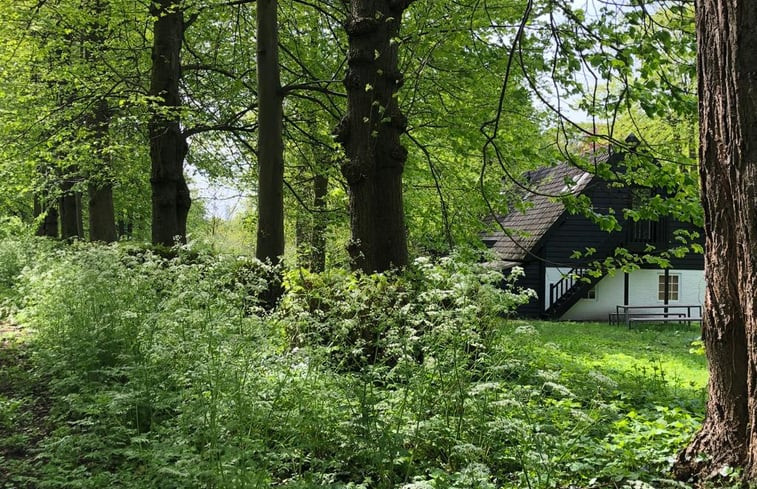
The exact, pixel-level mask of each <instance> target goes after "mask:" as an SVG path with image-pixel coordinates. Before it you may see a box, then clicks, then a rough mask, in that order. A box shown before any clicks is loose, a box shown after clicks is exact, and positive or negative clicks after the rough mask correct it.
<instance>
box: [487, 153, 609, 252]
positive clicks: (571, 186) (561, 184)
mask: <svg viewBox="0 0 757 489" xmlns="http://www.w3.org/2000/svg"><path fill="white" fill-rule="evenodd" d="M597 159H599V158H597ZM604 159H606V156H605V158H604ZM526 178H527V179H528V180H529V184H528V185H529V187H530V189H531V191H530V192H524V195H523V201H524V205H525V206H527V208H526V209H525V210H524V211H519V210H517V209H514V210H512V211H511V212H510V213H509V214H508V215H506V216H498V217H497V220H498V221H499V223H500V224H501V225H502V227H504V228H505V229H506V230H507V231H508V232H507V233H505V232H503V231H502V230H501V229H499V230H496V229H495V231H494V232H492V233H490V234H489V235H487V236H486V237H485V238H484V240H485V241H489V242H491V241H492V240H494V244H493V245H492V246H491V249H492V250H493V251H494V252H495V254H496V255H497V257H498V258H499V259H500V260H502V261H503V262H506V263H508V262H509V263H511V264H513V263H514V262H520V261H522V260H523V259H524V258H526V256H527V255H528V253H529V252H530V251H532V248H533V247H534V245H536V243H537V242H538V241H539V240H540V239H541V238H542V237H543V236H544V234H545V233H546V232H547V231H548V230H549V228H550V227H552V225H553V224H555V223H556V222H557V220H558V219H559V218H560V216H561V215H562V213H563V212H564V210H565V206H564V205H563V204H562V202H560V200H559V199H557V198H556V197H557V196H560V195H567V194H579V193H581V192H582V191H583V190H584V189H585V188H586V186H587V185H588V184H589V182H590V181H591V180H592V174H591V173H589V172H587V171H584V170H582V169H580V168H577V167H576V166H574V165H571V164H569V163H560V164H558V165H556V166H552V167H546V168H541V169H539V170H535V171H532V172H529V173H528V174H526ZM526 202H527V203H526Z"/></svg>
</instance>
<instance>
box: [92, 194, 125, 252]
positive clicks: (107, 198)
mask: <svg viewBox="0 0 757 489" xmlns="http://www.w3.org/2000/svg"><path fill="white" fill-rule="evenodd" d="M87 191H88V194H89V239H90V241H102V242H104V243H112V242H114V241H117V240H118V235H117V233H116V218H115V210H114V208H113V184H112V183H110V182H104V183H97V182H89V185H88V187H87Z"/></svg>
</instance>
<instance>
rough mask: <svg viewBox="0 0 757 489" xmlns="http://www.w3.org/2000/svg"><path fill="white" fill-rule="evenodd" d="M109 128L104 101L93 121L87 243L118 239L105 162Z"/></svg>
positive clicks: (107, 167)
mask: <svg viewBox="0 0 757 489" xmlns="http://www.w3.org/2000/svg"><path fill="white" fill-rule="evenodd" d="M109 126H110V108H109V107H108V102H107V101H106V100H105V99H101V100H99V101H98V102H97V107H96V109H95V113H94V116H93V120H92V129H93V132H94V139H95V141H94V147H95V155H94V156H95V159H96V161H95V164H94V167H95V172H93V174H90V176H89V181H88V183H87V194H88V197H89V199H88V201H89V239H90V241H102V242H104V243H112V242H114V241H116V240H117V239H118V236H117V234H116V212H115V210H114V207H113V183H112V182H111V167H110V164H109V163H108V161H107V155H106V154H105V148H106V146H107V138H108V129H109Z"/></svg>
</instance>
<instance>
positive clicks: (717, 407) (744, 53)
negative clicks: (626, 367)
mask: <svg viewBox="0 0 757 489" xmlns="http://www.w3.org/2000/svg"><path fill="white" fill-rule="evenodd" d="M696 12H697V38H698V55H697V66H698V72H699V116H700V139H701V141H700V161H701V163H700V182H701V192H702V201H703V206H704V211H705V276H706V281H707V290H706V295H705V316H704V321H703V326H702V336H703V338H704V342H705V348H706V352H707V359H708V365H709V372H710V380H709V387H708V390H709V398H708V402H707V412H706V416H705V421H704V424H703V426H702V428H701V430H700V431H699V432H698V433H697V435H696V436H695V437H694V439H693V440H692V442H691V444H690V445H689V446H688V447H687V448H686V449H685V450H684V451H683V452H682V453H681V454H680V455H679V457H678V460H677V461H676V464H675V466H674V472H675V474H676V475H677V476H678V477H679V478H682V479H689V478H695V479H707V478H711V477H714V476H716V475H717V473H718V470H719V469H720V468H722V467H724V466H731V467H744V468H745V472H744V473H745V476H746V478H748V479H754V478H755V476H757V426H756V423H757V309H755V306H756V305H755V295H757V191H756V190H755V188H756V186H757V72H755V70H754V59H755V56H756V55H757V3H754V2H752V1H751V0H697V3H696Z"/></svg>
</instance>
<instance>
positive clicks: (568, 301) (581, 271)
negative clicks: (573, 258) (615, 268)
mask: <svg viewBox="0 0 757 489" xmlns="http://www.w3.org/2000/svg"><path fill="white" fill-rule="evenodd" d="M590 270H591V269H589V268H584V267H576V268H573V269H572V270H570V271H569V272H568V273H566V274H565V276H564V277H563V278H561V279H560V280H559V281H557V282H555V283H553V284H551V285H550V286H549V307H547V309H546V311H544V316H546V317H550V318H557V317H560V316H562V315H563V314H565V312H567V310H568V309H570V308H571V307H573V305H574V304H575V303H576V302H578V300H579V299H580V298H581V297H584V296H585V295H586V293H587V292H588V291H589V290H590V289H591V288H592V287H594V286H595V285H596V284H597V282H599V281H600V280H602V278H604V275H605V274H604V273H601V274H599V275H598V274H596V273H593V274H591V273H589V271H590Z"/></svg>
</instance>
